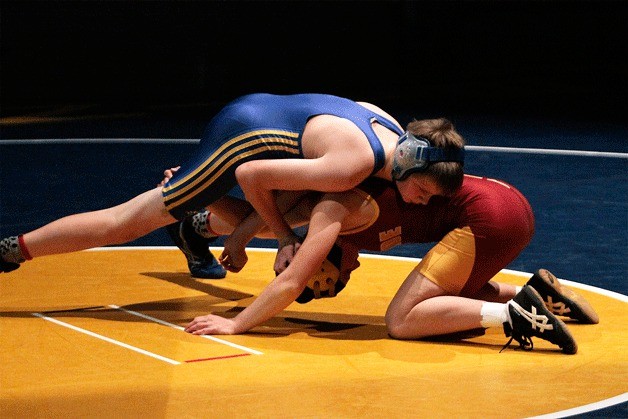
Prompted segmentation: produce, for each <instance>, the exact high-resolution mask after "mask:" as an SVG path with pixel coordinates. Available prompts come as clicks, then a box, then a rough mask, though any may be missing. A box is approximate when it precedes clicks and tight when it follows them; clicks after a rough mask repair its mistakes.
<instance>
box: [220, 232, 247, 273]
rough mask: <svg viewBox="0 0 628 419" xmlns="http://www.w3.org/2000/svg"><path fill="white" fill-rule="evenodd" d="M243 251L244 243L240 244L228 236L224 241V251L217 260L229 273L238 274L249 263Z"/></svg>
mask: <svg viewBox="0 0 628 419" xmlns="http://www.w3.org/2000/svg"><path fill="white" fill-rule="evenodd" d="M245 249H246V243H244V244H242V243H241V242H240V241H239V240H238V239H237V238H235V237H234V236H229V237H227V238H226V239H225V243H224V250H223V251H222V254H221V255H220V257H219V258H218V260H219V261H220V264H221V265H222V266H224V268H225V269H226V270H228V271H229V272H240V271H241V270H242V268H244V265H246V262H248V261H249V257H248V256H247V254H246V250H245Z"/></svg>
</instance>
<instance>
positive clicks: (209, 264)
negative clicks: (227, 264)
mask: <svg viewBox="0 0 628 419" xmlns="http://www.w3.org/2000/svg"><path fill="white" fill-rule="evenodd" d="M166 231H167V232H168V235H170V238H171V239H172V241H174V243H175V244H176V245H177V247H178V248H179V249H181V251H182V252H183V254H184V255H185V258H186V259H187V261H188V268H189V269H190V273H191V274H192V276H194V277H197V278H205V279H220V278H224V277H225V276H227V271H226V270H225V268H223V267H222V265H221V264H220V263H218V261H217V260H216V258H215V257H214V255H212V253H211V252H210V251H209V243H210V241H211V240H210V239H207V238H205V237H202V236H200V235H198V234H197V233H196V232H195V231H194V227H193V226H192V223H191V221H190V218H186V219H185V220H183V221H179V222H178V223H174V224H170V225H168V226H166Z"/></svg>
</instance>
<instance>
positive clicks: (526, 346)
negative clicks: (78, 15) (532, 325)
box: [499, 334, 534, 354]
mask: <svg viewBox="0 0 628 419" xmlns="http://www.w3.org/2000/svg"><path fill="white" fill-rule="evenodd" d="M513 339H514V340H516V341H517V342H518V343H519V347H518V348H515V350H516V349H521V350H524V351H531V350H532V349H534V343H533V342H532V338H531V337H529V336H524V335H522V334H517V335H515V334H511V335H510V339H508V342H506V344H505V345H504V346H502V349H501V350H500V351H499V353H500V354H501V353H502V351H503V350H504V349H506V348H507V347H509V346H510V342H512V341H513Z"/></svg>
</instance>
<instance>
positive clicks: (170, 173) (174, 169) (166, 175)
mask: <svg viewBox="0 0 628 419" xmlns="http://www.w3.org/2000/svg"><path fill="white" fill-rule="evenodd" d="M180 168H181V166H177V167H172V168H170V169H166V170H164V179H163V180H162V181H161V183H160V184H159V185H157V186H164V185H165V184H166V183H168V181H169V180H170V179H171V178H172V176H174V174H175V173H177V170H179V169H180Z"/></svg>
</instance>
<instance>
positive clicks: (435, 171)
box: [406, 118, 465, 195]
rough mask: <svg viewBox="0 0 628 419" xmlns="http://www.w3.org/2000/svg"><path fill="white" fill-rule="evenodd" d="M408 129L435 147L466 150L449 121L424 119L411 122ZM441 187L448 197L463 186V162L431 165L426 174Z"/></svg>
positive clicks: (461, 139) (462, 140)
mask: <svg viewBox="0 0 628 419" xmlns="http://www.w3.org/2000/svg"><path fill="white" fill-rule="evenodd" d="M406 129H407V130H408V132H410V133H411V134H413V135H414V136H415V137H423V138H426V139H428V140H429V142H430V143H431V144H432V146H434V147H439V148H444V149H446V150H447V149H450V150H453V149H456V150H460V149H462V148H464V144H465V142H464V139H463V138H462V136H461V135H460V134H459V133H458V132H457V131H456V130H455V128H454V124H452V123H451V121H449V120H448V119H445V118H437V119H422V120H416V119H415V120H414V121H412V122H410V123H409V124H408V125H407V127H406ZM421 173H422V174H424V175H427V176H430V177H431V178H432V179H434V181H435V182H436V183H437V184H438V185H439V186H440V187H441V189H442V190H443V193H445V194H446V195H452V194H454V193H455V192H456V191H457V190H458V188H460V186H461V185H462V179H463V175H464V171H463V163H462V162H451V161H448V162H436V163H432V164H430V165H429V166H428V167H427V169H426V170H425V171H424V172H421Z"/></svg>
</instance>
